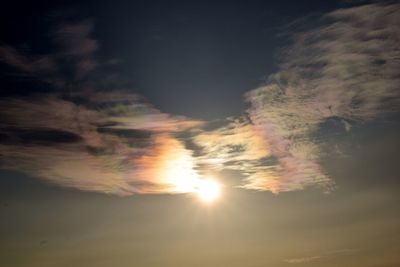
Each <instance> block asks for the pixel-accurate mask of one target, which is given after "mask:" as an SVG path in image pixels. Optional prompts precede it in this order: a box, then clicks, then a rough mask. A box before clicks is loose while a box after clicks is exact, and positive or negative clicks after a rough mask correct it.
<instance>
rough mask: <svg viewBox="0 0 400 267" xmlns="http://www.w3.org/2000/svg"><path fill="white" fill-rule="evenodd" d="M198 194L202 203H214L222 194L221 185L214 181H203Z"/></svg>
mask: <svg viewBox="0 0 400 267" xmlns="http://www.w3.org/2000/svg"><path fill="white" fill-rule="evenodd" d="M196 193H197V195H198V197H199V198H200V200H201V201H203V202H205V203H211V202H214V201H215V200H216V199H217V198H218V197H219V196H220V194H221V185H220V184H219V183H217V182H216V181H214V180H211V179H208V180H202V181H201V182H200V183H199V185H198V187H197V189H196Z"/></svg>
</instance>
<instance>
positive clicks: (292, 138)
mask: <svg viewBox="0 0 400 267" xmlns="http://www.w3.org/2000/svg"><path fill="white" fill-rule="evenodd" d="M399 11H400V5H398V4H393V5H383V4H382V5H380V4H372V5H365V6H361V7H354V8H349V9H340V10H337V11H334V12H331V13H329V14H327V15H325V16H324V17H323V18H322V21H321V23H323V26H320V27H318V28H316V29H313V30H310V31H306V32H303V33H300V34H298V35H297V36H296V37H295V39H294V44H293V45H292V46H291V47H289V48H288V49H286V50H285V52H284V53H283V55H284V57H283V59H282V63H281V65H280V71H278V72H277V73H275V74H273V75H271V76H270V77H269V79H268V82H267V83H266V84H265V85H264V86H262V87H260V88H257V89H255V90H252V91H250V92H249V93H247V94H246V100H247V101H248V103H249V104H250V108H249V109H248V115H249V118H250V121H251V123H252V124H253V125H254V127H257V128H258V129H259V130H260V131H262V134H263V136H264V137H265V139H266V140H267V141H268V143H269V147H270V151H271V154H272V155H273V156H275V157H276V158H277V160H278V162H279V164H278V165H279V170H278V173H277V179H276V183H277V185H276V186H277V188H278V189H277V190H278V191H288V190H296V189H302V188H304V187H306V186H309V185H320V186H323V187H328V188H329V187H330V186H331V185H332V184H331V181H330V179H329V178H328V177H327V175H326V174H325V173H324V172H323V170H322V169H321V167H320V166H319V162H318V161H319V155H320V148H319V145H318V143H317V141H316V137H315V134H316V130H317V129H318V127H319V126H320V125H321V123H323V122H324V121H326V120H327V119H329V118H336V119H340V120H341V121H342V122H343V126H344V128H345V129H346V130H350V127H351V124H352V123H354V122H358V121H367V120H371V119H374V118H377V117H379V116H381V115H383V114H388V113H390V112H398V111H399V107H400V105H399V104H400V103H399V100H400V90H399V89H400V88H399V85H400V53H399V50H398V44H399V36H400V20H399V17H398V13H399ZM365 14H369V15H368V16H365ZM248 182H249V183H248V184H247V185H246V186H245V187H246V188H254V189H259V190H263V189H264V190H270V188H269V178H268V177H267V176H263V175H257V176H254V177H253V178H249V179H248Z"/></svg>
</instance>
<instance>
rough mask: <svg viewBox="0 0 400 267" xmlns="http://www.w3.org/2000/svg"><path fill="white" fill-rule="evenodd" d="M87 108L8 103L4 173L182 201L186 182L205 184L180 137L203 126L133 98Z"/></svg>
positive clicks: (101, 99) (1, 126) (62, 101)
mask: <svg viewBox="0 0 400 267" xmlns="http://www.w3.org/2000/svg"><path fill="white" fill-rule="evenodd" d="M75 97H76V96H75ZM84 100H85V101H83V99H82V98H81V99H79V104H78V103H77V102H75V101H74V100H71V99H69V98H68V97H63V96H60V95H37V96H35V97H29V98H25V99H23V98H3V99H2V100H1V101H0V107H1V108H0V117H1V118H2V119H1V120H0V168H2V169H10V170H17V171H21V172H24V173H27V174H29V175H32V176H36V177H38V178H41V179H45V180H46V181H49V182H51V183H54V184H57V185H60V186H64V187H72V188H76V189H80V190H85V191H94V192H102V193H109V194H117V195H129V194H134V193H183V192H187V190H190V188H189V187H186V188H185V187H183V185H184V183H183V182H182V181H180V180H179V179H185V178H187V179H189V178H190V177H192V179H199V177H200V176H199V175H198V174H197V172H196V170H195V167H196V166H195V163H194V160H193V157H192V153H191V151H189V150H187V149H185V147H184V145H183V143H182V142H181V141H179V140H178V139H177V138H176V137H174V132H182V131H185V130H188V129H190V128H192V127H194V126H198V125H199V124H200V122H199V121H191V120H189V119H186V118H184V117H182V116H179V117H175V116H171V115H167V114H164V113H161V112H160V111H158V110H157V109H155V108H153V107H151V106H149V105H148V104H145V103H143V102H139V98H138V97H137V96H136V95H132V94H126V93H125V94H124V93H121V92H120V93H116V92H113V93H109V94H107V93H101V94H99V95H94V96H92V97H91V98H90V97H87V98H84ZM149 121H151V125H150V126H149V125H148V123H146V122H149ZM178 127H179V129H178Z"/></svg>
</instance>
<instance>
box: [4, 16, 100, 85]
mask: <svg viewBox="0 0 400 267" xmlns="http://www.w3.org/2000/svg"><path fill="white" fill-rule="evenodd" d="M93 25H94V23H93V21H91V20H84V21H78V22H74V23H61V24H58V25H57V26H56V27H54V28H53V29H52V30H51V31H50V34H49V36H50V39H51V42H52V43H53V44H54V46H55V48H54V50H53V51H49V52H48V53H45V54H38V55H34V54H32V53H26V51H20V50H17V49H15V48H14V47H11V46H8V45H1V46H0V62H2V63H4V64H6V65H8V66H11V67H13V68H14V69H15V70H16V71H17V73H18V74H19V75H25V76H31V77H34V78H36V79H38V80H40V81H43V82H46V83H48V84H50V85H51V86H54V87H56V88H58V89H68V90H79V89H80V88H81V87H84V84H85V83H87V82H88V78H89V76H90V75H93V73H94V71H95V70H97V69H98V67H99V66H100V65H102V64H103V63H99V62H98V61H97V60H96V57H95V54H96V52H97V50H98V47H99V45H98V42H97V40H95V39H93V38H92V37H91V33H92V30H93ZM104 65H106V64H105V63H104ZM73 86H74V87H76V88H71V87H73ZM78 86H79V87H78ZM67 87H68V88H67Z"/></svg>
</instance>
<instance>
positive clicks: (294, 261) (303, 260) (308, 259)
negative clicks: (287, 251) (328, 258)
mask: <svg viewBox="0 0 400 267" xmlns="http://www.w3.org/2000/svg"><path fill="white" fill-rule="evenodd" d="M319 259H321V257H320V256H312V257H304V258H296V259H289V260H285V262H287V263H292V264H301V263H309V262H313V261H316V260H319Z"/></svg>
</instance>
